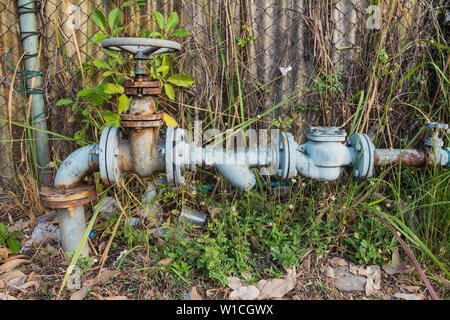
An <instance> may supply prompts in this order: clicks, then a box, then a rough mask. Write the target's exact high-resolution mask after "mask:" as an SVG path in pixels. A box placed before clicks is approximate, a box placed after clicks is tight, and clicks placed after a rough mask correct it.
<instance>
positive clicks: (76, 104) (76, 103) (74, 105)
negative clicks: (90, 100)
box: [72, 102, 78, 111]
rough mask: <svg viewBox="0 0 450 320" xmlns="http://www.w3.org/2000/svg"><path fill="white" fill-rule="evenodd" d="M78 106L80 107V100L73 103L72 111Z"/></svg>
mask: <svg viewBox="0 0 450 320" xmlns="http://www.w3.org/2000/svg"><path fill="white" fill-rule="evenodd" d="M77 108H78V102H75V103H74V104H73V105H72V111H75V110H77Z"/></svg>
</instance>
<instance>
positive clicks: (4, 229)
mask: <svg viewBox="0 0 450 320" xmlns="http://www.w3.org/2000/svg"><path fill="white" fill-rule="evenodd" d="M0 234H5V235H7V234H8V228H7V227H6V226H5V225H4V224H3V223H0Z"/></svg>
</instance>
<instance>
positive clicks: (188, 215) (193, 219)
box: [180, 205, 206, 227]
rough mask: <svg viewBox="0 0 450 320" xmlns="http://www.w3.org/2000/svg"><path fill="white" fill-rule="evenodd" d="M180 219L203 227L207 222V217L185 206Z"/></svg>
mask: <svg viewBox="0 0 450 320" xmlns="http://www.w3.org/2000/svg"><path fill="white" fill-rule="evenodd" d="M180 219H181V220H183V221H185V222H188V223H192V224H195V225H197V226H200V227H203V226H204V225H205V222H206V215H205V214H203V213H201V212H198V211H197V210H195V209H192V208H189V207H187V206H185V205H183V207H182V208H181V213H180Z"/></svg>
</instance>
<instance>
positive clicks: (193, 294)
mask: <svg viewBox="0 0 450 320" xmlns="http://www.w3.org/2000/svg"><path fill="white" fill-rule="evenodd" d="M189 297H190V298H191V300H203V298H202V296H201V295H200V294H199V293H198V292H197V288H196V287H195V286H194V287H192V288H191V290H189Z"/></svg>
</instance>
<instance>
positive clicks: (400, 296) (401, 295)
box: [394, 293, 424, 300]
mask: <svg viewBox="0 0 450 320" xmlns="http://www.w3.org/2000/svg"><path fill="white" fill-rule="evenodd" d="M394 298H398V299H403V300H423V299H424V297H423V295H421V294H413V293H396V294H394Z"/></svg>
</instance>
